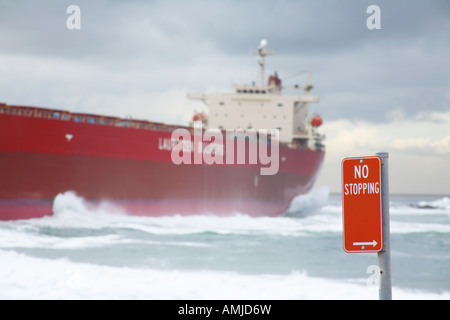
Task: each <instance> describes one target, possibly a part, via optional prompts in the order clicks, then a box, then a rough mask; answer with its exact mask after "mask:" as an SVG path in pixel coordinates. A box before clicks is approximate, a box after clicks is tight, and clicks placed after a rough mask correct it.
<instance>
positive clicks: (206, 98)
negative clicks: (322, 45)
mask: <svg viewBox="0 0 450 320" xmlns="http://www.w3.org/2000/svg"><path fill="white" fill-rule="evenodd" d="M258 54H259V56H260V60H259V64H260V67H261V83H260V84H259V85H251V86H249V85H236V86H234V89H235V92H233V93H208V94H188V97H189V98H191V99H198V100H201V101H203V102H204V103H205V104H206V105H207V106H208V109H209V114H208V116H207V119H206V121H205V122H206V123H205V124H207V126H208V127H209V128H219V129H244V130H246V129H249V128H253V129H267V130H270V129H278V130H279V132H280V136H279V138H280V143H286V144H289V145H292V146H293V147H307V146H309V147H311V148H314V149H316V148H322V147H323V146H322V144H321V140H322V139H323V136H320V135H319V134H318V133H317V132H316V127H317V126H318V125H320V124H321V119H320V124H318V125H317V122H316V123H315V124H314V121H312V119H309V121H308V120H307V117H308V104H309V103H310V102H318V100H319V99H318V98H317V97H316V96H312V95H310V94H309V91H310V90H311V89H312V86H311V84H310V83H309V82H310V74H308V81H307V84H306V86H305V87H304V88H298V87H297V88H295V89H303V90H304V94H303V95H282V94H281V91H282V88H283V87H282V85H281V79H280V78H278V75H277V74H276V73H275V74H273V75H270V76H269V79H268V83H267V85H265V84H264V65H265V57H266V55H268V54H269V53H268V52H267V40H265V39H263V40H262V41H261V44H260V46H259V47H258ZM292 89H294V88H292Z"/></svg>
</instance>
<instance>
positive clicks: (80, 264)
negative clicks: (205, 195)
mask: <svg viewBox="0 0 450 320" xmlns="http://www.w3.org/2000/svg"><path fill="white" fill-rule="evenodd" d="M390 200H391V204H390V212H391V248H392V252H391V254H392V282H393V298H394V299H450V271H449V270H450V198H449V197H443V196H392V195H391V199H390ZM0 261H1V263H0V298H1V299H252V300H253V299H287V300H290V299H374V300H376V299H378V289H377V286H376V281H373V273H372V272H373V271H372V270H373V269H371V266H373V265H377V255H376V253H364V254H355V253H353V254H348V253H345V252H344V251H343V249H342V216H341V199H340V196H339V195H335V194H330V193H329V191H328V188H326V187H324V188H318V189H314V190H313V191H312V192H311V193H309V194H307V195H303V196H299V197H297V198H296V199H295V200H294V201H293V203H292V205H291V208H290V209H289V211H288V212H287V213H286V214H285V215H283V216H281V217H277V218H250V217H248V216H245V215H242V214H239V213H236V214H235V215H233V216H231V217H215V216H213V215H211V216H192V217H181V216H173V217H160V218H150V217H132V216H127V215H126V214H124V213H123V212H121V211H120V210H118V209H116V208H113V207H111V206H108V205H105V206H101V207H100V208H97V209H95V210H93V209H88V208H87V207H86V206H85V204H84V201H83V199H81V198H79V197H77V196H76V195H75V194H73V193H70V192H68V193H65V194H60V195H58V196H57V197H56V198H55V200H54V215H53V216H51V217H45V218H41V219H33V220H22V221H6V222H0Z"/></svg>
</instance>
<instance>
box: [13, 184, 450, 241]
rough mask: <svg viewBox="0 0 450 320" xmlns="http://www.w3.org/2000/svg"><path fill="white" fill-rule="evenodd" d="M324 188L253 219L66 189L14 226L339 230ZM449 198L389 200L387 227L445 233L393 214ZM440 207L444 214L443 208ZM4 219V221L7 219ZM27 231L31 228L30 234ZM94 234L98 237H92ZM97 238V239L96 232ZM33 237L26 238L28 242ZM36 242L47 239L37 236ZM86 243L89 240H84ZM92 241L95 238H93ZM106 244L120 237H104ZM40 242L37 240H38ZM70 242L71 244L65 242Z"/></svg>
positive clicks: (335, 208)
mask: <svg viewBox="0 0 450 320" xmlns="http://www.w3.org/2000/svg"><path fill="white" fill-rule="evenodd" d="M328 197H329V191H328V188H319V189H317V190H313V191H312V192H311V193H309V194H307V195H303V196H300V197H297V198H296V199H294V201H293V203H292V205H291V208H290V209H289V211H288V213H287V214H286V215H285V216H281V217H275V218H273V217H260V218H252V217H249V216H247V215H243V214H239V213H236V215H234V216H229V217H216V216H212V215H211V216H188V217H184V216H178V215H175V216H166V217H136V216H129V215H127V214H126V213H125V212H123V211H121V209H119V208H115V207H114V206H112V205H110V204H107V203H105V204H101V205H100V206H98V207H95V208H89V206H88V205H87V204H86V203H85V201H84V200H83V199H82V198H80V197H78V196H76V195H75V194H74V193H71V192H67V193H64V194H60V195H58V196H57V197H56V198H55V200H54V209H53V210H54V215H53V216H51V217H45V218H41V219H33V220H29V221H23V222H21V223H19V224H18V223H17V222H14V223H15V224H14V226H15V227H14V228H16V230H17V228H19V229H20V228H25V229H26V228H29V229H30V230H31V229H32V228H33V227H36V226H39V227H42V226H49V227H57V228H87V229H101V228H126V229H132V230H137V231H141V232H145V233H149V234H155V235H164V234H167V235H170V234H173V235H182V234H197V233H205V232H213V233H218V234H224V235H226V234H270V235H284V236H305V235H309V234H310V233H314V232H336V233H340V232H342V208H341V205H340V204H339V203H336V204H329V201H328ZM447 201H448V198H442V199H439V200H436V201H431V202H430V203H432V204H433V205H436V206H439V209H421V208H414V207H411V206H405V205H403V204H401V205H391V208H390V212H391V232H392V233H412V232H442V233H449V232H450V225H449V224H439V223H433V222H427V221H425V222H424V221H420V222H419V221H402V220H396V219H395V217H396V216H403V215H404V212H405V211H406V212H408V213H409V214H412V215H427V214H443V213H444V214H445V216H446V214H450V209H447ZM442 212H443V213H442ZM7 223H8V222H7ZM31 234H32V233H31ZM96 238H97V237H96ZM98 239H99V240H100V242H101V238H100V237H98ZM35 240H36V239H29V242H30V243H33V242H35ZM39 240H40V241H41V242H44V243H45V241H47V240H48V241H51V239H39ZM84 240H85V241H86V242H87V243H89V241H90V239H89V238H86V239H84ZM93 240H94V239H93ZM103 240H104V241H105V243H107V242H108V241H110V240H111V243H112V242H114V241H120V239H119V238H116V239H112V238H108V237H106V238H104V239H103ZM37 243H39V241H37ZM67 245H68V246H70V244H67Z"/></svg>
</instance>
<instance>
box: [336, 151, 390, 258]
mask: <svg viewBox="0 0 450 320" xmlns="http://www.w3.org/2000/svg"><path fill="white" fill-rule="evenodd" d="M342 221H343V226H344V232H343V240H344V250H345V251H346V252H379V251H380V250H381V249H382V248H383V230H382V205H381V160H380V158H379V157H358V158H345V159H344V160H342Z"/></svg>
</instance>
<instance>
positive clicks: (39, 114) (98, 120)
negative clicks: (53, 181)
mask: <svg viewBox="0 0 450 320" xmlns="http://www.w3.org/2000/svg"><path fill="white" fill-rule="evenodd" d="M0 114H10V115H16V116H25V117H32V118H43V119H52V120H59V121H71V122H76V123H88V124H100V125H109V126H116V127H127V128H135V129H145V130H158V131H167V132H172V131H174V130H175V129H177V128H181V127H182V128H185V129H188V130H190V129H191V128H190V127H184V126H174V125H167V124H165V123H159V122H150V121H145V120H137V119H131V118H129V117H128V118H117V117H108V116H101V115H95V114H87V113H72V112H68V111H64V110H56V109H45V108H37V107H28V106H14V105H7V104H5V103H0Z"/></svg>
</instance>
